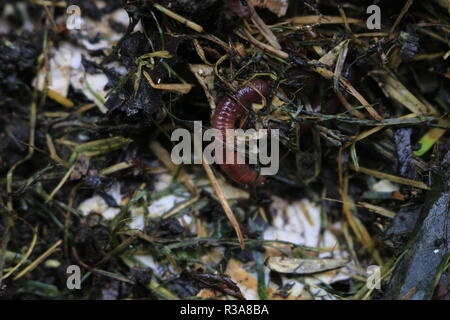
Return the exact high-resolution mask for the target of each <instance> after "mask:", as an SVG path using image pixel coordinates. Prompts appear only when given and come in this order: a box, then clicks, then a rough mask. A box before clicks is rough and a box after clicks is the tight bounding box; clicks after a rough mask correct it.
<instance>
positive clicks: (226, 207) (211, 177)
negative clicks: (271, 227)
mask: <svg viewBox="0 0 450 320" xmlns="http://www.w3.org/2000/svg"><path fill="white" fill-rule="evenodd" d="M202 165H203V168H204V169H205V172H206V175H207V176H208V179H209V181H210V182H211V186H212V188H213V189H214V192H215V194H216V196H217V198H218V199H219V202H220V205H221V206H222V208H223V211H225V214H226V215H227V217H228V219H229V220H230V222H231V225H232V226H233V228H234V230H235V231H236V234H237V237H238V239H239V244H240V246H241V249H242V250H243V249H244V248H245V243H244V237H243V236H242V232H241V227H239V223H238V222H237V220H236V217H235V216H234V213H233V211H232V210H231V208H230V205H229V204H228V202H227V199H226V198H225V195H224V194H223V192H222V189H220V186H219V183H218V182H217V179H216V177H215V176H214V173H213V172H212V170H211V167H210V166H209V164H208V163H207V160H206V159H205V156H204V155H203V154H202Z"/></svg>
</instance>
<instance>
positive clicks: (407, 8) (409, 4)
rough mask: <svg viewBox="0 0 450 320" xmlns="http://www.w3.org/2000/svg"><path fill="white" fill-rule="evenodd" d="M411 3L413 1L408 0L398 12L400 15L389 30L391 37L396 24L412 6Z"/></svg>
mask: <svg viewBox="0 0 450 320" xmlns="http://www.w3.org/2000/svg"><path fill="white" fill-rule="evenodd" d="M413 2H414V0H408V1H407V2H406V3H405V5H404V6H403V9H402V11H401V12H400V15H399V16H398V17H397V19H396V20H395V22H394V25H393V26H392V28H391V30H390V31H389V33H390V34H391V36H392V35H393V33H394V31H395V29H396V28H397V26H398V24H399V23H400V21H401V20H402V19H403V17H404V15H405V14H406V13H407V12H408V10H409V7H410V6H411V5H412V3H413Z"/></svg>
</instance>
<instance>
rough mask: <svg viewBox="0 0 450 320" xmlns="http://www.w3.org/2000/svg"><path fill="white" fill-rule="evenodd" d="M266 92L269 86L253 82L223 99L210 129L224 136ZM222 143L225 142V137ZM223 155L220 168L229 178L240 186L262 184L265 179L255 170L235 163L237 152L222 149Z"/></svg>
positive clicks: (261, 82)
mask: <svg viewBox="0 0 450 320" xmlns="http://www.w3.org/2000/svg"><path fill="white" fill-rule="evenodd" d="M255 89H256V90H255ZM268 92H269V84H268V83H267V82H265V81H263V80H253V81H252V82H251V83H250V84H249V85H248V86H245V87H242V88H241V89H239V90H238V91H237V93H236V94H235V95H233V96H227V97H225V98H223V99H222V100H221V101H220V102H219V104H218V105H217V107H216V110H215V111H214V114H213V116H212V120H211V124H212V127H213V128H215V129H218V130H220V131H221V132H222V134H224V136H225V132H226V130H227V129H235V124H236V121H237V120H238V119H239V118H240V116H241V115H242V112H243V111H244V110H245V109H246V108H248V107H249V106H250V105H251V104H252V103H255V102H258V101H260V100H262V98H263V97H262V96H261V95H266V94H267V93H268ZM224 141H227V139H226V137H225V139H224ZM227 143H228V141H227ZM232 143H234V141H233V142H232ZM223 154H224V161H223V163H224V164H221V165H220V166H221V168H222V170H223V171H224V172H225V173H226V175H227V176H228V177H229V178H231V179H232V180H234V181H236V182H237V183H239V184H242V185H257V186H258V185H259V186H260V185H262V184H264V180H265V177H264V176H261V175H259V173H258V172H257V171H256V170H255V169H253V168H252V167H250V166H249V165H246V164H238V163H237V157H238V154H237V152H233V153H230V152H226V150H225V148H224V150H223Z"/></svg>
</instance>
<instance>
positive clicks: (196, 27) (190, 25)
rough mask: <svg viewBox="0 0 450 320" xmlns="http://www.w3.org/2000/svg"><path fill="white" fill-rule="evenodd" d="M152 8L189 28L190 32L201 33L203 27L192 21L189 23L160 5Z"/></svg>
mask: <svg viewBox="0 0 450 320" xmlns="http://www.w3.org/2000/svg"><path fill="white" fill-rule="evenodd" d="M153 7H154V8H155V9H157V10H159V11H161V12H162V13H164V14H165V15H166V16H168V17H170V18H172V19H174V20H176V21H178V22H180V23H182V24H184V25H185V26H186V27H188V28H191V29H192V30H195V31H197V32H203V27H202V26H201V25H199V24H197V23H195V22H193V21H190V20H188V19H186V18H185V17H183V16H180V15H179V14H178V13H175V12H173V11H172V10H169V9H167V8H166V7H163V6H162V5H160V4H157V3H155V4H154V5H153Z"/></svg>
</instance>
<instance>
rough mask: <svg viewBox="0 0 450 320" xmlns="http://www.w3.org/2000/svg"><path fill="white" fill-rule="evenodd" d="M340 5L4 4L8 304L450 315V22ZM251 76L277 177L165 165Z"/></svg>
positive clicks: (1, 228) (255, 123)
mask: <svg viewBox="0 0 450 320" xmlns="http://www.w3.org/2000/svg"><path fill="white" fill-rule="evenodd" d="M339 3H340V5H338V4H337V3H335V2H333V1H286V0H267V1H259V0H257V1H256V0H255V1H253V0H248V1H247V0H233V1H231V0H207V1H191V0H161V1H144V0H142V1H104V0H99V1H84V0H83V1H81V0H80V1H34V2H29V1H3V2H2V3H1V4H0V109H1V113H0V174H1V177H0V250H1V251H0V279H1V280H0V297H2V298H4V299H28V298H42V299H53V298H65V299H73V298H86V299H124V298H126V299H179V298H189V299H340V298H343V297H345V298H353V299H370V298H381V297H384V298H391V299H400V298H401V299H419V298H420V299H425V298H426V299H430V298H434V299H448V279H449V275H448V266H449V264H448V254H449V250H448V249H449V248H448V245H447V244H448V241H447V239H446V237H447V236H448V235H447V234H446V230H445V229H443V228H444V226H448V225H449V224H448V212H449V208H448V203H447V202H448V186H447V184H448V183H447V182H448V181H447V180H448V179H447V178H448V177H447V175H448V161H449V159H448V150H449V146H450V141H449V140H448V129H449V126H450V119H449V105H450V91H449V90H450V85H449V84H450V79H449V75H448V74H449V69H448V59H449V56H450V53H449V51H448V50H449V47H448V40H447V38H448V32H449V29H450V25H449V16H448V12H447V9H448V8H445V6H442V2H441V1H397V2H393V1H378V2H377V5H379V6H380V8H381V13H382V17H381V29H380V30H370V29H367V26H366V19H367V18H368V15H367V13H366V9H367V6H368V5H370V4H372V1H354V0H347V1H340V2H339ZM69 5H78V6H79V7H80V9H81V13H82V21H81V22H82V23H81V29H70V28H68V25H67V24H66V22H67V19H68V18H69V17H68V16H67V15H66V8H67V7H68V6H69ZM254 79H262V80H264V81H266V82H267V83H269V85H270V90H269V91H270V92H269V93H268V94H267V95H266V96H265V99H263V101H262V103H261V104H254V105H252V106H251V107H248V108H247V109H248V110H245V111H246V112H245V117H243V118H242V119H241V121H240V123H239V125H240V126H241V127H242V128H269V129H279V130H280V145H281V149H280V160H281V163H280V171H279V173H278V174H277V175H275V176H272V177H269V178H268V179H267V183H266V184H265V185H264V186H263V187H258V188H255V187H251V186H250V187H248V188H244V187H242V186H239V185H237V184H235V183H233V182H232V181H230V180H229V179H227V178H226V176H225V175H223V172H222V171H221V170H220V168H219V167H216V166H213V165H208V164H204V166H201V165H180V166H178V165H175V164H173V163H172V161H171V159H170V151H171V149H172V147H173V145H174V142H172V141H171V140H170V136H171V133H172V132H173V130H175V129H177V128H186V129H188V130H190V131H192V130H193V128H194V124H193V121H198V120H201V121H202V124H203V127H204V128H205V129H206V128H208V127H210V118H211V114H212V110H213V109H214V108H215V107H216V105H217V103H218V101H220V99H222V98H223V97H232V96H233V95H234V94H235V93H236V90H237V89H238V88H241V87H243V86H245V85H248V83H250V82H251V81H252V80H254ZM446 154H447V155H446ZM446 179H447V180H446ZM436 221H437V222H436ZM430 241H431V242H430ZM436 250H437V251H436ZM374 264H375V265H379V266H380V267H381V273H382V289H381V291H376V290H374V289H369V288H368V287H367V286H366V285H365V281H366V279H367V276H368V274H367V267H368V266H370V265H374ZM70 265H77V266H79V267H80V268H81V272H82V274H83V280H82V283H81V287H82V289H81V290H68V289H67V288H66V280H67V272H66V270H67V267H68V266H70ZM417 266H420V267H417ZM305 268H306V269H305ZM305 270H306V271H305ZM311 274H313V275H311Z"/></svg>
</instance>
